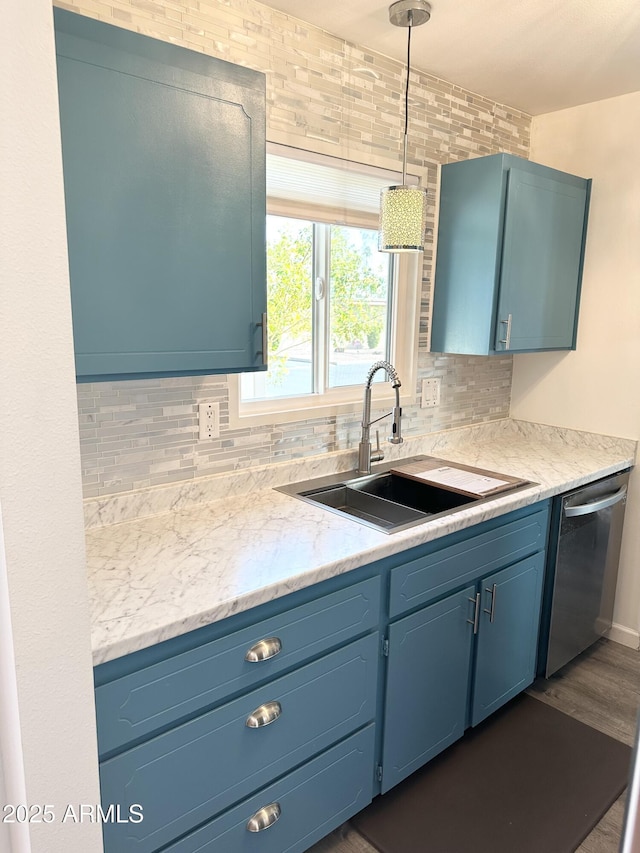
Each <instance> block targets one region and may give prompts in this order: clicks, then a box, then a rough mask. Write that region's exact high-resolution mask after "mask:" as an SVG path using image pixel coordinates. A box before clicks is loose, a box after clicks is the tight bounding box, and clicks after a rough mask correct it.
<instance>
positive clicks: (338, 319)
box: [331, 227, 387, 348]
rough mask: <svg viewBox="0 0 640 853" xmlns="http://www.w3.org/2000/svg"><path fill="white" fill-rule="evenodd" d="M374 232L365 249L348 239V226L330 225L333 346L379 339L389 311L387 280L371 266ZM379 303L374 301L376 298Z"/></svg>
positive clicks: (369, 236)
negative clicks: (359, 248)
mask: <svg viewBox="0 0 640 853" xmlns="http://www.w3.org/2000/svg"><path fill="white" fill-rule="evenodd" d="M374 238H375V235H374V233H373V232H367V238H365V239H364V240H363V248H362V251H357V250H356V249H355V248H354V247H353V246H352V245H351V243H350V241H349V229H347V228H341V227H334V228H332V229H331V341H332V344H333V346H334V348H337V347H341V346H344V345H345V344H348V343H353V342H358V343H361V344H362V345H364V344H365V342H367V339H368V338H372V339H374V338H375V339H376V340H378V339H379V338H380V334H381V332H382V328H383V326H384V318H385V314H386V310H387V307H386V297H387V289H386V282H385V280H384V279H383V278H382V277H381V276H378V275H376V274H375V273H374V272H373V270H372V269H371V266H370V263H369V259H370V258H371V254H372V249H373V239H374ZM374 300H375V301H376V302H378V304H372V302H373V301H374Z"/></svg>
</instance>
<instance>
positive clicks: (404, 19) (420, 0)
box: [389, 0, 431, 27]
mask: <svg viewBox="0 0 640 853" xmlns="http://www.w3.org/2000/svg"><path fill="white" fill-rule="evenodd" d="M430 17H431V4H430V3H427V2H426V0H398V2H397V3H392V4H391V6H389V20H390V21H391V23H392V24H393V25H394V27H419V26H420V25H421V24H426V23H427V21H428V20H429V18H430Z"/></svg>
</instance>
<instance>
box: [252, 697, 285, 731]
mask: <svg viewBox="0 0 640 853" xmlns="http://www.w3.org/2000/svg"><path fill="white" fill-rule="evenodd" d="M281 713H282V705H281V704H280V703H279V702H265V704H264V705H260V707H259V708H256V709H255V711H254V712H253V713H252V714H249V716H248V717H247V727H248V728H250V729H261V728H263V726H268V725H270V724H271V723H275V721H276V720H277V719H278V717H279V716H280V714H281Z"/></svg>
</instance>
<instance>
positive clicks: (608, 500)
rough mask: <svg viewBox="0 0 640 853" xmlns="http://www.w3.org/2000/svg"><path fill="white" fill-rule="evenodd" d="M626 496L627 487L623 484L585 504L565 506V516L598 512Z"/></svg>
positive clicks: (570, 516)
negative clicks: (614, 490) (615, 489)
mask: <svg viewBox="0 0 640 853" xmlns="http://www.w3.org/2000/svg"><path fill="white" fill-rule="evenodd" d="M626 496H627V487H626V486H623V487H622V488H621V489H618V491H617V492H614V493H613V494H612V495H606V496H605V497H604V498H598V500H596V501H589V502H588V503H586V504H578V505H577V506H566V507H565V508H564V514H565V515H566V517H567V518H574V517H575V516H576V515H591V513H592V512H598V511H599V510H601V509H606V508H607V507H609V506H614V504H617V503H620V501H623V500H624V499H625V498H626Z"/></svg>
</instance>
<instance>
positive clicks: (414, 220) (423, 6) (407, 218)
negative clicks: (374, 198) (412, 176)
mask: <svg viewBox="0 0 640 853" xmlns="http://www.w3.org/2000/svg"><path fill="white" fill-rule="evenodd" d="M430 17H431V6H430V5H429V3H427V2H426V1H425V0H398V2H397V3H393V4H392V5H391V6H390V7H389V20H390V21H391V23H392V24H394V25H395V26H396V27H407V28H408V34H407V81H406V85H405V95H404V145H403V154H402V184H401V185H399V186H395V187H386V189H383V190H382V191H381V193H380V226H379V231H378V249H379V251H381V252H422V251H424V234H425V229H426V223H427V192H426V190H424V189H423V188H422V187H418V186H407V145H408V136H409V76H410V74H411V29H412V27H418V26H420V24H424V23H426V21H428V20H429V18H430Z"/></svg>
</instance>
